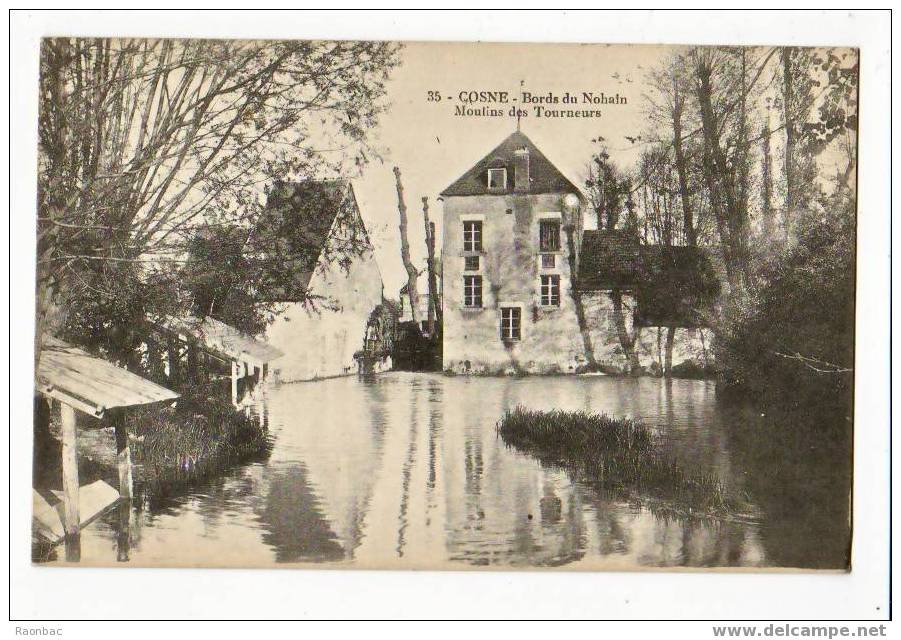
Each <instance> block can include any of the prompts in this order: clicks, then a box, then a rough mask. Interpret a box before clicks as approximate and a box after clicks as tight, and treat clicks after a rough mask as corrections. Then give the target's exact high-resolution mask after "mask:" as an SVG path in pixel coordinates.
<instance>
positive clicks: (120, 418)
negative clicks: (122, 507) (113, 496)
mask: <svg viewBox="0 0 901 640" xmlns="http://www.w3.org/2000/svg"><path fill="white" fill-rule="evenodd" d="M111 419H112V422H113V426H114V427H115V429H116V462H117V464H118V466H119V495H120V496H122V497H123V498H126V499H130V498H131V496H132V493H133V490H134V480H133V478H132V470H131V450H130V449H129V447H128V429H127V428H126V426H125V416H124V415H122V412H121V411H113V412H112V415H111Z"/></svg>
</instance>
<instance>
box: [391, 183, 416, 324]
mask: <svg viewBox="0 0 901 640" xmlns="http://www.w3.org/2000/svg"><path fill="white" fill-rule="evenodd" d="M394 182H395V184H396V186H397V212H398V214H399V215H400V225H399V227H398V228H399V229H400V257H401V260H403V263H404V269H406V270H407V294H408V295H409V296H410V316H411V317H412V318H413V323H414V324H415V325H416V328H417V329H419V311H418V309H417V308H416V303H417V302H418V301H419V291H418V290H417V288H416V279H417V277H418V276H419V273H418V272H417V271H416V267H415V266H414V265H413V260H411V259H410V242H409V240H408V238H407V205H406V204H404V187H403V185H402V184H401V182H400V168H398V167H394Z"/></svg>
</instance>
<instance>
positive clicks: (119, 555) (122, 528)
mask: <svg viewBox="0 0 901 640" xmlns="http://www.w3.org/2000/svg"><path fill="white" fill-rule="evenodd" d="M118 515H119V531H118V532H117V533H116V561H117V562H128V554H129V551H130V548H131V544H130V542H131V541H130V538H129V534H130V531H129V530H130V526H129V525H130V523H131V500H122V501H121V503H120V504H119V510H118Z"/></svg>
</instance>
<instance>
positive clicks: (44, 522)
mask: <svg viewBox="0 0 901 640" xmlns="http://www.w3.org/2000/svg"><path fill="white" fill-rule="evenodd" d="M31 526H32V530H33V531H34V532H35V533H37V534H38V535H39V536H41V537H42V538H44V539H45V540H47V541H48V542H50V543H52V544H56V543H58V542H60V541H62V539H63V538H65V537H66V528H65V527H64V526H63V520H62V518H61V517H60V515H59V511H57V510H56V509H55V508H53V507H51V506H50V503H49V502H47V501H46V500H44V496H42V495H41V494H40V493H38V492H37V491H35V490H34V489H32V490H31Z"/></svg>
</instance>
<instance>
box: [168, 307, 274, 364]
mask: <svg viewBox="0 0 901 640" xmlns="http://www.w3.org/2000/svg"><path fill="white" fill-rule="evenodd" d="M155 324H157V325H159V326H160V327H162V328H164V329H167V330H169V331H172V332H174V333H178V334H179V335H182V336H184V337H185V338H188V339H193V340H196V341H197V342H199V343H200V344H201V346H202V347H203V348H205V349H207V350H209V351H212V352H214V353H215V354H217V355H219V356H221V357H224V358H226V359H229V360H236V361H239V362H249V363H251V364H254V365H257V366H262V365H264V364H267V363H269V362H271V361H273V360H277V359H278V358H281V357H282V356H283V355H285V354H284V353H282V352H281V351H280V350H278V349H276V348H275V347H273V346H271V345H269V344H267V343H266V342H263V341H262V340H258V339H256V338H254V337H253V336H249V335H247V334H245V333H243V332H241V331H240V330H238V329H236V328H235V327H233V326H231V325H228V324H225V323H224V322H221V321H219V320H216V319H215V318H210V317H206V318H203V319H200V318H197V317H195V316H182V317H174V316H164V317H162V318H158V319H156V320H155Z"/></svg>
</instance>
